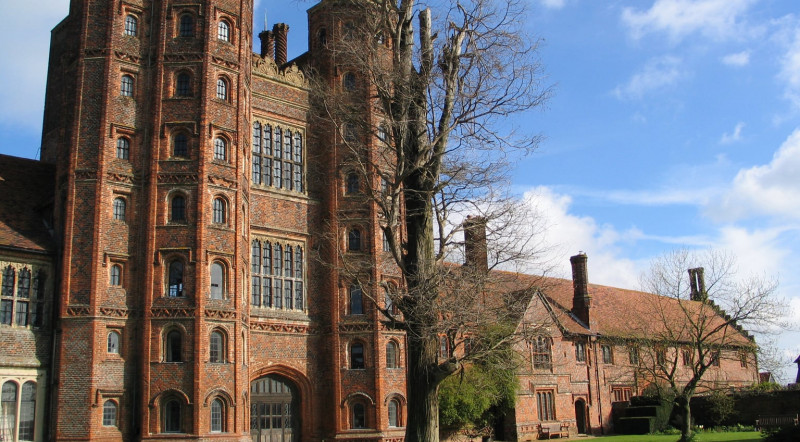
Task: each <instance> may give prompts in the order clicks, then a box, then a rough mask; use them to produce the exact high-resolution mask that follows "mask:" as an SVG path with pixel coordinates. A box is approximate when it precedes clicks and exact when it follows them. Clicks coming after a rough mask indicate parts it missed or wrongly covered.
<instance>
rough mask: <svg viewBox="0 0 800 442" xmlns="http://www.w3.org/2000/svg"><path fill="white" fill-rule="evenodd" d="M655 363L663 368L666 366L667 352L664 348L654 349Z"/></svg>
mask: <svg viewBox="0 0 800 442" xmlns="http://www.w3.org/2000/svg"><path fill="white" fill-rule="evenodd" d="M656 363H657V364H658V365H659V366H661V367H663V366H665V365H667V350H666V349H664V348H656Z"/></svg>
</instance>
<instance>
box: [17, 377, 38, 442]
mask: <svg viewBox="0 0 800 442" xmlns="http://www.w3.org/2000/svg"><path fill="white" fill-rule="evenodd" d="M35 423H36V384H35V383H33V382H26V383H24V384H23V385H22V395H21V397H20V402H19V434H18V439H19V440H20V441H32V440H33V433H34V424H35Z"/></svg>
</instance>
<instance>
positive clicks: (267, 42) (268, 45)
mask: <svg viewBox="0 0 800 442" xmlns="http://www.w3.org/2000/svg"><path fill="white" fill-rule="evenodd" d="M258 38H259V39H261V58H267V57H268V58H275V36H274V35H273V34H272V31H266V30H265V31H261V32H259V33H258Z"/></svg>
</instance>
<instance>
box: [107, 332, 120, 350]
mask: <svg viewBox="0 0 800 442" xmlns="http://www.w3.org/2000/svg"><path fill="white" fill-rule="evenodd" d="M107 344H108V352H109V353H112V354H119V333H117V332H115V331H111V332H108V338H107Z"/></svg>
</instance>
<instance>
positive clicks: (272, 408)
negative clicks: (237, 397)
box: [250, 375, 300, 442]
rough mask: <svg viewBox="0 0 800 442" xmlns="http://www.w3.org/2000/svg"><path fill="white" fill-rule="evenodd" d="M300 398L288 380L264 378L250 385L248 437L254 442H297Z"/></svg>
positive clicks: (279, 377) (278, 377) (269, 376)
mask: <svg viewBox="0 0 800 442" xmlns="http://www.w3.org/2000/svg"><path fill="white" fill-rule="evenodd" d="M299 402H300V400H299V395H298V394H297V388H296V387H295V386H294V384H292V382H291V381H289V380H288V379H286V378H284V377H281V376H275V375H267V376H264V377H261V378H258V379H256V380H255V381H253V382H251V383H250V437H251V438H252V440H253V442H296V441H299V440H300V430H299V428H300V413H299Z"/></svg>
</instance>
